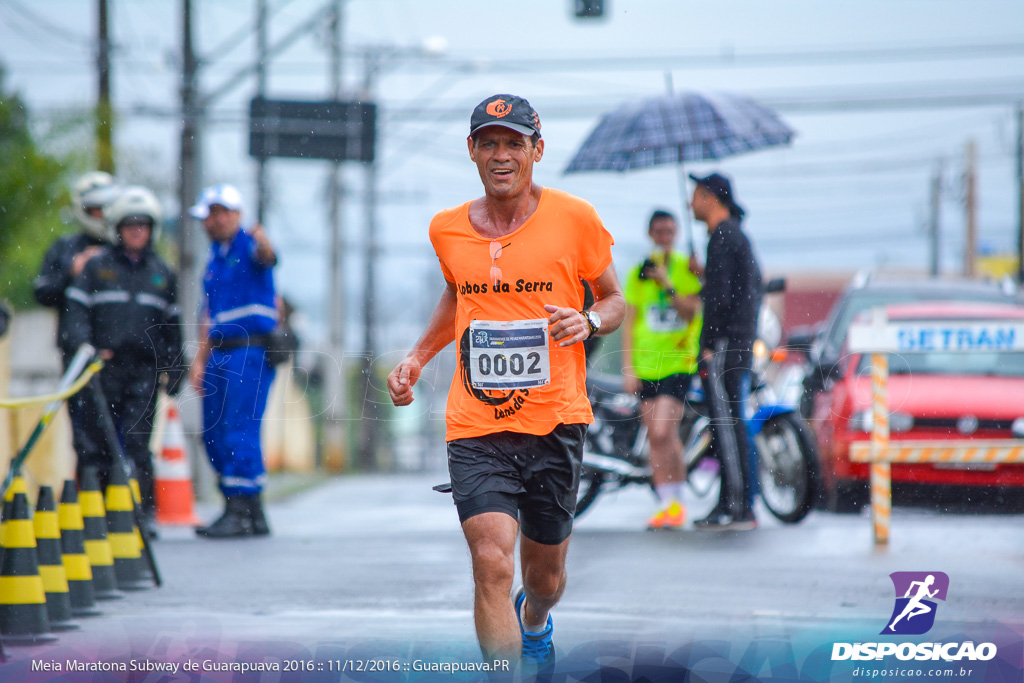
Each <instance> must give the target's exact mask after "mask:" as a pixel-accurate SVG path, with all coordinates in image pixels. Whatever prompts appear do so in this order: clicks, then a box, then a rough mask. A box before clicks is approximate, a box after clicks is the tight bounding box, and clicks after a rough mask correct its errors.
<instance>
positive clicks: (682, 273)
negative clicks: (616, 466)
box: [622, 210, 701, 529]
mask: <svg viewBox="0 0 1024 683" xmlns="http://www.w3.org/2000/svg"><path fill="white" fill-rule="evenodd" d="M676 232H677V226H676V219H675V217H674V216H673V215H672V214H671V213H669V212H667V211H662V210H657V211H655V212H654V213H653V214H652V215H651V220H650V222H649V225H648V231H647V234H648V235H649V236H650V238H651V240H652V241H653V242H654V247H655V249H654V252H653V253H652V255H651V256H650V258H648V259H646V260H644V262H643V263H640V264H638V265H636V266H635V267H634V268H633V269H632V270H631V271H630V272H629V274H628V275H627V276H626V279H625V280H624V282H623V293H624V295H625V298H626V305H627V306H626V318H625V321H624V322H623V334H622V346H623V356H622V374H623V377H624V378H625V389H626V391H628V392H631V393H633V394H638V395H639V396H640V401H641V404H640V406H641V414H642V417H643V421H644V425H645V426H646V427H647V436H648V440H649V442H650V461H651V469H652V471H653V478H654V490H655V491H656V492H657V494H658V499H659V501H660V502H659V504H660V509H659V510H658V511H657V513H656V514H655V515H654V516H653V517H651V520H650V521H649V522H648V525H647V528H649V529H680V528H682V526H683V524H685V522H686V510H685V508H684V506H683V502H682V488H683V483H684V482H685V480H686V475H685V472H684V470H683V462H682V450H683V444H682V441H681V440H680V438H679V422H680V420H681V419H682V417H683V409H684V404H685V401H686V392H687V391H688V390H689V388H690V384H691V382H692V379H693V375H694V373H696V372H697V358H698V355H699V349H700V330H701V315H700V296H699V293H700V288H701V284H700V280H698V279H697V277H696V276H695V275H694V274H693V273H692V272H691V271H690V267H689V259H688V257H687V256H686V255H684V254H682V253H680V252H678V251H674V250H673V249H672V244H673V243H674V242H675V237H676Z"/></svg>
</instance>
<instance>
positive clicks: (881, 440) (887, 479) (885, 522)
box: [871, 353, 892, 545]
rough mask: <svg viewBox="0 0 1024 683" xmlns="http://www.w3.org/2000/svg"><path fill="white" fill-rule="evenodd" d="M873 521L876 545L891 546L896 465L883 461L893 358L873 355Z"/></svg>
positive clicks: (887, 439) (886, 443)
mask: <svg viewBox="0 0 1024 683" xmlns="http://www.w3.org/2000/svg"><path fill="white" fill-rule="evenodd" d="M871 419H872V427H871V456H872V462H871V518H872V520H873V522H874V529H875V545H887V544H888V543H889V523H890V520H891V517H892V471H891V468H892V466H891V465H890V464H889V463H888V462H880V460H881V457H882V454H883V453H884V452H885V449H886V448H887V447H888V446H889V357H888V355H886V354H884V353H874V354H871Z"/></svg>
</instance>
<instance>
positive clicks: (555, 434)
mask: <svg viewBox="0 0 1024 683" xmlns="http://www.w3.org/2000/svg"><path fill="white" fill-rule="evenodd" d="M586 429H587V426H586V425H584V424H569V425H566V424H563V425H559V426H557V427H555V429H554V430H553V431H552V432H551V433H550V434H546V435H544V436H537V435H535V434H518V433H516V432H498V433H496V434H487V435H484V436H478V437H473V438H469V439H455V440H453V441H449V442H448V471H449V473H450V474H451V477H452V498H454V499H455V507H456V509H457V510H458V511H459V521H460V522H465V521H466V520H467V519H469V518H470V517H474V516H476V515H479V514H481V513H484V512H504V513H506V514H508V515H510V516H511V517H513V518H515V519H518V520H519V528H520V531H521V532H522V534H523V536H526V537H527V538H528V539H530V540H531V541H535V542H537V543H543V544H545V545H558V544H559V543H561V542H562V541H564V540H565V539H567V538H569V534H571V533H572V518H573V514H574V513H575V512H576V492H577V490H578V489H579V487H580V468H581V467H582V462H583V437H584V434H585V433H586Z"/></svg>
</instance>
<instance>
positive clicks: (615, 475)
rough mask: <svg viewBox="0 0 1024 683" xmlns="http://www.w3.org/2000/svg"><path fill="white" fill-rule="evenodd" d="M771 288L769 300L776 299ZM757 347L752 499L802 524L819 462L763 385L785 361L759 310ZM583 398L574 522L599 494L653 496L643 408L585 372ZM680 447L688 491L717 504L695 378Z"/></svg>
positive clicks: (617, 386) (715, 464) (767, 313)
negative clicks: (643, 490)
mask: <svg viewBox="0 0 1024 683" xmlns="http://www.w3.org/2000/svg"><path fill="white" fill-rule="evenodd" d="M783 287H784V283H782V282H780V281H773V282H772V283H770V284H769V287H768V288H767V289H766V291H768V292H772V291H781V290H782V288H783ZM758 337H759V338H758V340H757V342H756V343H755V344H754V364H753V371H752V372H751V382H752V386H751V393H750V407H751V408H752V413H751V414H750V415H749V416H748V419H747V431H748V433H749V435H750V437H751V443H752V446H753V448H752V450H753V453H754V458H755V460H756V462H757V468H756V471H757V477H756V480H755V489H756V493H757V494H759V495H760V497H761V499H762V501H764V504H765V507H767V508H768V510H769V511H770V512H771V513H772V515H774V516H775V517H776V518H778V519H779V520H780V521H782V522H784V523H787V524H796V523H798V522H800V521H801V520H803V519H804V517H806V516H807V514H808V513H809V512H810V510H811V508H812V507H813V506H814V502H815V499H816V496H817V495H818V454H817V449H816V447H815V444H814V441H813V438H812V436H811V432H810V428H809V427H808V426H807V424H806V423H805V422H804V420H803V418H802V417H801V416H800V414H799V407H798V405H797V404H796V403H795V402H792V401H781V400H780V399H779V397H778V396H776V394H775V392H774V391H773V389H772V386H771V384H770V382H769V381H768V377H769V374H770V372H769V371H770V370H771V369H772V367H773V365H774V364H776V363H777V362H778V361H779V360H780V359H781V357H782V355H783V352H784V350H780V349H778V343H779V339H780V337H781V331H780V328H779V324H778V318H777V317H775V315H774V314H773V313H772V312H771V310H770V309H769V308H768V307H767V306H762V309H761V316H760V319H759V321H758ZM587 390H588V395H589V396H590V401H591V405H592V406H593V412H594V422H593V424H591V425H590V426H589V428H588V430H587V434H586V443H585V445H584V450H583V472H582V475H581V478H580V488H579V493H578V494H577V499H576V516H577V517H579V516H580V515H582V514H583V513H584V512H586V511H587V510H588V509H589V508H590V507H591V506H592V505H593V504H594V502H595V501H596V500H597V498H598V497H599V496H600V495H601V494H602V493H606V492H610V491H615V490H618V489H621V488H623V487H625V486H628V485H631V484H640V485H643V486H648V487H650V488H651V490H652V491H653V490H654V484H653V479H652V472H651V467H650V465H649V463H648V444H647V429H646V427H645V426H644V424H643V420H642V419H641V417H640V400H639V399H638V398H637V397H636V396H633V395H632V394H626V393H625V392H624V391H623V389H622V380H621V378H613V377H609V376H601V375H599V374H597V373H593V372H588V376H587ZM679 429H680V438H681V440H682V443H683V455H682V457H683V464H684V472H685V476H686V485H687V487H688V488H689V489H690V490H691V491H693V493H694V494H695V495H696V496H697V497H699V498H705V497H707V496H709V495H711V494H714V495H715V496H716V497H717V494H718V489H719V486H720V479H721V473H720V462H719V460H718V459H717V458H716V457H715V454H714V453H713V452H712V449H711V421H710V418H709V417H708V415H707V407H706V405H705V401H704V396H703V391H702V389H701V386H700V381H699V379H698V378H696V377H695V378H694V384H693V386H692V387H691V389H690V391H689V392H688V393H687V397H686V402H685V411H684V415H683V419H682V421H681V422H680V425H679Z"/></svg>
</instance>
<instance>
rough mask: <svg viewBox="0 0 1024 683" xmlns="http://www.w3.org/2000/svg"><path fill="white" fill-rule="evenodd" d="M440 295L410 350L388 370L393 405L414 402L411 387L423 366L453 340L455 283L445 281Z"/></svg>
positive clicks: (456, 303)
mask: <svg viewBox="0 0 1024 683" xmlns="http://www.w3.org/2000/svg"><path fill="white" fill-rule="evenodd" d="M445 285H447V286H446V287H445V288H444V291H443V292H442V293H441V299H440V300H439V301H438V302H437V305H436V306H435V307H434V312H433V314H432V315H431V316H430V321H429V322H428V323H427V327H426V329H425V330H424V331H423V334H422V335H421V336H420V338H419V340H417V342H416V345H415V346H413V348H412V350H411V351H409V354H408V355H407V356H406V357H405V358H404V359H402V362H401V363H399V364H398V365H397V366H395V369H394V370H392V371H391V373H390V374H388V393H389V394H390V395H391V402H392V403H394V404H395V405H396V406H407V405H409V404H410V403H412V402H413V395H412V394H413V392H412V387H413V385H414V384H416V382H417V381H419V378H420V373H421V372H423V367H424V366H425V365H426V364H427V363H429V362H430V360H431V359H432V358H433V357H434V356H436V355H437V354H438V353H440V352H441V350H442V349H443V348H444V347H446V346H448V345H449V344H451V343H452V342H453V341H455V315H456V312H457V307H458V298H457V297H458V295H457V294H456V290H455V285H454V284H453V283H451V282H448V281H445Z"/></svg>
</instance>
